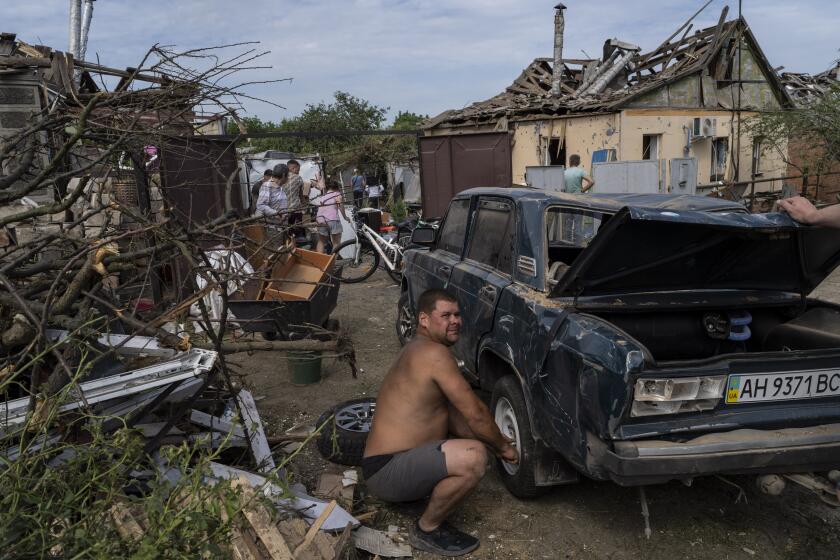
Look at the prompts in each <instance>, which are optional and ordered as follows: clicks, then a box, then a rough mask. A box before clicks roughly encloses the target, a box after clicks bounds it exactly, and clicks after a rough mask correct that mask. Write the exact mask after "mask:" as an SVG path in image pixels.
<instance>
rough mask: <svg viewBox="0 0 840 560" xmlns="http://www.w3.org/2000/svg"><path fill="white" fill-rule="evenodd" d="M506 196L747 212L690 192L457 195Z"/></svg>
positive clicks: (514, 190) (485, 191)
mask: <svg viewBox="0 0 840 560" xmlns="http://www.w3.org/2000/svg"><path fill="white" fill-rule="evenodd" d="M476 195H485V196H504V197H508V198H512V199H514V200H515V201H517V202H525V203H532V204H533V203H538V204H540V205H543V206H550V205H554V204H562V205H564V206H576V207H579V208H586V209H590V210H601V211H604V212H618V211H619V210H621V209H622V208H625V207H628V206H629V207H637V208H664V209H669V210H695V211H700V212H723V211H727V210H732V211H741V212H744V211H745V208H744V206H743V205H741V204H738V203H737V202H732V201H731V200H723V199H720V198H712V197H709V196H694V195H687V194H641V193H598V194H577V193H564V192H557V191H548V190H543V189H533V188H528V187H511V188H503V187H479V188H472V189H468V190H465V191H462V192H460V193H458V194H457V195H455V197H454V198H464V197H467V196H476Z"/></svg>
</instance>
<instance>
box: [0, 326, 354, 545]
mask: <svg viewBox="0 0 840 560" xmlns="http://www.w3.org/2000/svg"><path fill="white" fill-rule="evenodd" d="M47 338H48V339H49V340H50V342H51V343H53V344H55V346H56V348H59V349H60V348H62V347H64V346H67V345H69V344H71V343H73V340H72V336H71V334H70V333H68V332H67V331H62V330H48V331H47ZM96 345H97V346H99V347H101V348H102V350H103V351H104V352H105V353H107V352H112V353H113V355H114V359H113V360H103V361H102V362H100V363H101V364H102V367H99V368H95V369H94V370H92V371H91V372H89V374H88V375H87V376H86V379H85V380H84V381H82V382H79V383H77V384H75V386H73V387H72V388H70V389H68V393H67V394H66V395H64V397H63V398H56V399H54V400H42V401H38V402H37V403H36V404H35V406H34V408H32V407H30V398H28V397H24V398H18V399H12V400H8V401H6V402H5V403H2V404H0V430H2V432H1V433H0V435H2V438H3V441H4V442H6V443H7V445H6V448H5V449H4V450H3V451H2V452H0V468H3V469H4V470H7V469H11V468H12V466H13V465H14V463H15V462H18V461H21V460H23V459H26V458H28V457H31V456H33V455H35V454H38V456H39V457H40V458H41V459H42V460H43V461H44V462H45V464H46V466H47V467H49V468H50V469H61V468H62V466H63V465H66V464H68V463H70V462H71V461H72V459H73V458H74V456H75V455H76V454H78V453H79V451H80V449H81V448H82V447H83V446H84V445H85V444H86V442H87V441H88V440H89V439H91V437H92V436H91V434H94V433H99V434H105V435H106V439H105V440H104V441H107V442H110V443H111V444H114V442H116V441H117V439H118V436H116V435H114V434H117V433H119V432H120V431H126V430H127V431H130V432H133V433H134V435H135V436H137V437H139V438H141V442H142V445H143V451H144V454H143V455H142V457H143V460H142V461H141V462H138V463H137V464H134V465H128V466H127V467H126V471H127V472H126V473H125V476H124V480H125V481H126V483H127V485H126V487H125V488H122V489H121V490H122V491H123V492H124V493H123V494H122V495H120V496H119V497H116V498H114V499H113V504H112V505H111V507H110V510H109V511H110V513H111V516H110V519H109V520H108V522H109V523H111V524H112V525H113V528H114V529H115V530H116V531H117V532H118V533H119V534H120V536H121V537H122V538H123V539H124V540H125V541H126V542H127V543H131V542H132V541H134V540H137V539H139V538H140V536H141V535H143V534H144V532H145V531H146V530H147V529H148V523H149V521H148V520H146V519H144V516H143V514H142V512H139V513H138V511H139V510H138V507H137V504H138V503H140V502H142V500H143V499H144V489H145V488H149V487H153V486H154V485H155V484H156V483H159V482H161V481H167V482H168V483H169V484H171V487H172V489H173V491H175V490H174V489H177V488H178V486H179V484H180V483H181V482H182V479H184V477H186V476H187V475H188V474H191V473H190V472H189V471H188V469H189V465H188V466H187V468H186V469H185V468H184V465H183V464H173V463H172V462H170V461H169V460H168V459H167V457H168V456H169V455H170V454H169V453H168V449H171V448H177V447H179V446H180V447H182V448H189V449H191V450H196V451H198V450H205V451H210V453H209V454H207V455H203V456H201V460H200V461H198V460H197V459H196V457H194V460H197V463H196V465H195V468H200V469H202V472H201V473H200V480H201V482H202V483H203V484H205V485H208V486H214V485H217V484H219V483H220V482H222V481H229V482H230V484H231V487H232V488H234V489H237V490H238V495H239V505H238V507H237V508H235V509H236V510H237V511H239V510H241V515H240V518H241V519H240V521H241V524H240V523H239V521H237V520H236V519H232V520H231V519H224V518H223V517H224V516H227V515H230V513H226V511H225V509H224V508H223V509H222V512H221V515H222V516H223V517H222V518H220V521H226V522H228V521H233V523H231V527H230V530H231V538H230V544H229V547H230V550H229V551H227V552H230V554H231V555H232V556H234V557H239V558H333V557H339V554H340V553H341V550H342V549H347V548H348V547H349V546H350V544H349V543H350V542H351V540H350V531H351V530H352V529H353V528H354V527H357V526H358V525H359V522H358V520H356V519H355V518H354V517H353V516H351V515H350V514H349V513H348V512H347V511H346V510H344V509H343V508H342V507H341V506H339V505H337V503H336V502H335V501H334V500H333V501H329V500H321V499H318V498H315V497H313V496H311V495H309V494H308V493H307V492H306V489H305V488H304V487H303V486H302V485H300V484H291V485H290V484H289V482H288V479H287V473H286V471H285V469H284V467H283V464H280V465H278V464H277V462H276V461H275V459H274V456H273V455H272V446H271V444H272V443H274V444H275V445H280V446H281V447H282V446H283V445H287V444H288V443H289V442H294V441H298V442H300V441H301V440H302V439H303V440H304V441H306V440H307V439H308V438H310V437H312V436H311V435H310V434H303V435H301V434H292V435H290V436H288V437H286V438H284V437H281V438H279V439H278V440H276V441H272V442H270V441H269V439H268V438H267V437H266V434H265V431H264V429H263V424H262V421H261V419H260V415H259V412H258V410H257V406H256V403H255V401H254V397H253V395H252V394H251V392H250V391H249V390H248V389H246V388H243V387H239V386H238V384H237V383H235V382H234V383H227V384H226V383H225V382H224V380H223V379H222V377H221V376H220V375H219V368H218V367H217V360H218V355H217V353H216V352H214V351H210V350H202V349H198V348H190V349H187V350H183V351H180V350H174V349H171V348H167V347H164V346H162V345H161V344H160V343H159V342H158V341H157V340H156V339H154V338H150V337H142V336H128V335H117V334H107V335H102V336H100V337H99V339H98V340H97V341H96ZM231 387H232V388H233V389H234V390H231ZM234 391H235V392H234ZM80 410H85V412H86V414H85V415H80V414H78V412H79V411H80ZM45 426H49V428H48V429H43V427H45ZM33 434H35V435H34V436H33ZM284 440H285V441H284ZM10 442H14V444H13V445H8V443H10ZM299 445H300V444H299V443H298V445H297V446H293V447H295V448H296V447H299ZM114 454H115V455H118V452H115V453H114ZM208 458H209V459H210V460H207V459H208ZM192 474H194V473H192ZM129 483H130V485H131V486H133V488H128V486H129ZM258 496H259V497H260V499H257V497H258ZM278 518H280V523H279V524H278V522H277V520H278ZM325 532H338V536H333V535H330V534H327V533H325ZM342 535H343V536H342ZM217 544H218V543H217ZM336 547H338V548H336ZM327 551H329V554H328V553H327Z"/></svg>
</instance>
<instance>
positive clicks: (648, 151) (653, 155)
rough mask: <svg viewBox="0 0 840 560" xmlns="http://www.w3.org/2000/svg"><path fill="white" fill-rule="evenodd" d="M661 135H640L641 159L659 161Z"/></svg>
mask: <svg viewBox="0 0 840 560" xmlns="http://www.w3.org/2000/svg"><path fill="white" fill-rule="evenodd" d="M661 139H662V135H661V134H644V135H642V159H659V143H660V141H661Z"/></svg>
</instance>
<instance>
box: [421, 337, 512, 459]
mask: <svg viewBox="0 0 840 560" xmlns="http://www.w3.org/2000/svg"><path fill="white" fill-rule="evenodd" d="M426 360H427V367H428V368H429V371H433V372H435V373H434V374H433V378H434V380H435V382H436V383H437V384H438V387H440V390H441V391H442V392H443V394H444V395H445V396H446V398H447V399H448V400H449V402H450V403H451V404H452V406H453V407H454V408H455V409H456V410H458V412H460V413H461V415H462V416H463V417H464V420H466V422H467V425H468V426H469V427H470V430H472V431H473V433H474V434H475V437H477V438H478V439H479V440H480V441H481V442H482V443H485V444H487V445H489V446H490V447H491V448H492V449H493V451H494V453H495V454H496V455H497V456H499V457H502V458H503V459H505V460H506V461H516V460H517V458H518V454H517V452H516V450H515V449H514V448H513V446H512V445H511V444H510V443H509V442H508V440H507V438H505V436H503V435H502V432H500V431H499V427H498V426H497V425H496V423H495V422H494V421H493V417H492V416H491V415H490V410H489V409H488V408H487V405H485V404H484V403H483V402H481V400H480V399H479V398H478V397H477V396H476V394H475V393H474V392H473V390H472V388H471V387H470V385H469V383H467V381H466V379H464V376H463V375H461V372H460V371H459V370H458V366H457V365H456V364H455V360H453V359H452V356H451V355H450V354H449V350H447V349H446V348H444V347H440V348H435V349H434V350H432V351H430V352H429V353H428V354H427V355H426Z"/></svg>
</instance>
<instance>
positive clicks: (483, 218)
mask: <svg viewBox="0 0 840 560" xmlns="http://www.w3.org/2000/svg"><path fill="white" fill-rule="evenodd" d="M513 231H514V205H513V202H512V201H510V200H508V199H501V198H491V197H481V198H479V199H478V203H477V205H476V210H475V217H474V218H473V220H472V225H471V227H470V233H469V236H468V240H469V241H468V246H467V247H466V252H465V256H464V260H463V261H461V262H460V263H458V264H456V265H455V267H454V269H453V270H452V276H451V278H450V281H449V285H450V291H452V292H454V293H453V295H455V297H456V298H457V299H458V306H459V307H460V309H461V317H463V320H464V323H463V326H462V327H461V337H460V339H459V340H458V342H457V343H456V344H455V345H454V347H453V350H454V351H455V354H456V355H457V356H458V358H460V359H461V360H463V362H464V369H466V370H467V371H468V372H469V373H471V374H473V375H476V374H477V371H476V363H475V361H476V350H477V348H478V344H479V342H480V341H481V338H482V337H483V336H484V335H485V334H487V333H489V332H490V331H491V330H492V329H493V316H494V314H495V311H496V305H497V303H498V301H499V298H500V297H501V294H502V290H504V289H505V288H506V287H507V286H508V285H510V283H511V281H512V280H511V271H512V255H513Z"/></svg>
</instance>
